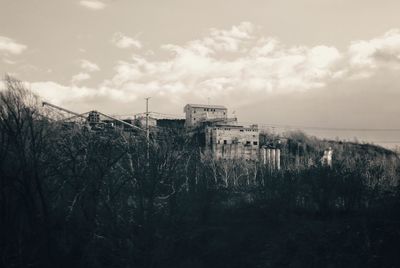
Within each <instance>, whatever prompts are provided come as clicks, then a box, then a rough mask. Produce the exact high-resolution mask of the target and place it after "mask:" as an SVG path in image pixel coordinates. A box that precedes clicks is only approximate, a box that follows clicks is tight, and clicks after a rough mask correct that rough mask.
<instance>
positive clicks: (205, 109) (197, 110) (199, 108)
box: [184, 104, 228, 127]
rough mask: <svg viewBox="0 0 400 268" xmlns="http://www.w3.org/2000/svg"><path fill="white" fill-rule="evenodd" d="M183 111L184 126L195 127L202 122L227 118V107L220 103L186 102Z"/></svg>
mask: <svg viewBox="0 0 400 268" xmlns="http://www.w3.org/2000/svg"><path fill="white" fill-rule="evenodd" d="M184 112H185V114H186V120H185V126H186V127H195V126H199V125H201V123H202V122H206V121H218V120H219V119H220V120H226V119H227V118H228V109H227V108H226V107H225V106H222V105H205V104H187V105H186V106H185V108H184Z"/></svg>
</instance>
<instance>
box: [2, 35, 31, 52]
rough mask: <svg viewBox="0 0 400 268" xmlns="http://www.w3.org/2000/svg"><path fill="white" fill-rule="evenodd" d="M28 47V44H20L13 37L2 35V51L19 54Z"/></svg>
mask: <svg viewBox="0 0 400 268" xmlns="http://www.w3.org/2000/svg"><path fill="white" fill-rule="evenodd" d="M26 48H27V46H26V45H23V44H19V43H17V42H16V41H15V40H13V39H11V38H8V37H5V36H0V52H5V53H10V54H15V55H17V54H21V53H22V52H23V51H24V50H25V49H26Z"/></svg>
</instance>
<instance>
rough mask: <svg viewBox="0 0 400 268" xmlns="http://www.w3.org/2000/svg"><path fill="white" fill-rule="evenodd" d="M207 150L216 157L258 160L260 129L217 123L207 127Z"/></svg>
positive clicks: (254, 126)
mask: <svg viewBox="0 0 400 268" xmlns="http://www.w3.org/2000/svg"><path fill="white" fill-rule="evenodd" d="M205 139H206V151H208V152H211V153H212V155H213V156H214V157H215V158H216V159H244V160H257V159H258V156H259V130H258V126H257V125H251V126H249V127H245V126H238V125H228V124H216V125H213V126H207V127H206V128H205Z"/></svg>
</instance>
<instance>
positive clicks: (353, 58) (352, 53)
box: [349, 29, 400, 68]
mask: <svg viewBox="0 0 400 268" xmlns="http://www.w3.org/2000/svg"><path fill="white" fill-rule="evenodd" d="M349 58H350V63H351V64H352V65H353V66H355V67H369V68H376V67H378V65H381V64H388V63H397V64H399V63H400V30H399V29H392V30H390V31H388V32H386V33H385V34H384V35H382V36H380V37H377V38H374V39H371V40H360V41H355V42H352V43H351V45H350V47H349Z"/></svg>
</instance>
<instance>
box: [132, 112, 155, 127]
mask: <svg viewBox="0 0 400 268" xmlns="http://www.w3.org/2000/svg"><path fill="white" fill-rule="evenodd" d="M135 120H136V121H137V122H138V123H139V124H140V126H141V127H143V128H144V127H145V126H146V114H145V113H142V114H137V115H135ZM148 122H149V127H155V126H157V119H156V118H154V117H153V116H149V121H148Z"/></svg>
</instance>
